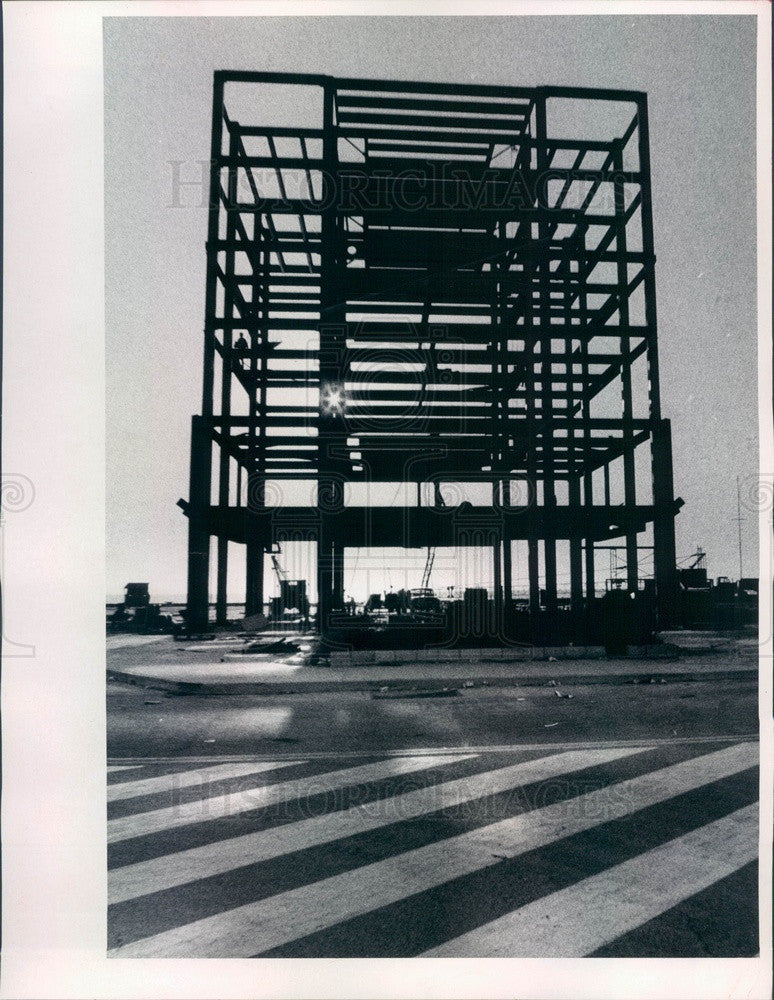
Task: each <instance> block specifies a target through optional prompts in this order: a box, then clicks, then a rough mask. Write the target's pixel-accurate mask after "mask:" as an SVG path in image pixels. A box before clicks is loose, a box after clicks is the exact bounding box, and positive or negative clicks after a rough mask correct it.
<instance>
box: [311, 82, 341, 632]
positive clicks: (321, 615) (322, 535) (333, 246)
mask: <svg viewBox="0 0 774 1000" xmlns="http://www.w3.org/2000/svg"><path fill="white" fill-rule="evenodd" d="M334 98H335V84H334V82H333V81H328V82H326V83H325V84H324V87H323V198H324V200H325V204H324V206H323V208H322V219H321V224H320V225H321V248H320V328H319V329H320V355H319V356H320V411H319V431H318V446H317V477H318V480H317V490H318V509H319V514H320V521H319V525H320V527H319V533H318V539H317V625H318V629H319V631H320V634H321V635H323V636H325V635H326V634H327V633H328V631H329V628H330V615H331V611H332V610H333V606H334V591H335V588H336V582H337V581H336V577H337V573H336V572H335V569H334V567H335V564H336V556H335V552H334V540H333V536H332V525H331V521H332V518H333V517H334V516H335V514H336V512H337V511H339V510H340V509H341V508H342V506H343V503H344V497H343V488H344V484H343V480H342V479H341V478H340V477H339V476H338V475H337V467H338V464H339V462H338V461H337V457H336V454H335V452H336V449H337V447H338V446H339V445H340V443H341V429H342V416H341V414H340V413H336V412H335V411H333V410H331V411H326V410H325V394H326V391H330V390H331V389H332V388H333V387H338V388H339V389H340V388H341V387H342V385H343V377H342V376H343V370H344V363H345V362H344V347H345V345H346V338H345V337H344V336H343V330H342V328H341V325H340V323H339V319H340V314H341V311H342V303H341V289H340V287H339V284H340V282H339V274H338V271H339V266H340V263H339V246H338V220H337V209H338V148H337V133H336V124H335V121H334V112H335V109H334Z"/></svg>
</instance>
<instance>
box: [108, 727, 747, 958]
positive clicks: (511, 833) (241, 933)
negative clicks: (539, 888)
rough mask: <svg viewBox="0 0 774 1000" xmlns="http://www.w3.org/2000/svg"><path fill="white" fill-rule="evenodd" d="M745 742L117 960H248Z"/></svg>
mask: <svg viewBox="0 0 774 1000" xmlns="http://www.w3.org/2000/svg"><path fill="white" fill-rule="evenodd" d="M756 761H757V747H756V746H755V745H754V744H750V743H745V744H740V745H736V746H732V747H729V748H725V749H722V750H718V751H715V752H712V753H708V754H704V755H702V756H699V757H693V758H690V759H688V760H684V761H681V762H680V763H677V764H673V765H670V766H667V767H664V768H661V769H659V770H656V771H651V772H648V773H646V774H644V775H641V776H639V777H636V778H631V779H627V780H623V781H619V782H617V783H615V784H613V785H611V786H607V787H603V788H600V789H597V790H595V791H592V792H589V793H587V794H584V795H580V796H578V797H577V798H575V799H574V800H572V808H571V809H568V803H567V802H566V801H561V802H557V803H554V804H552V805H547V806H544V807H542V808H538V809H534V810H532V811H529V812H523V813H519V814H517V815H516V816H511V817H509V818H507V819H505V820H500V821H498V822H495V823H491V824H488V825H485V826H483V827H478V828H476V829H474V830H471V831H468V832H465V833H462V834H459V835H456V836H451V837H448V838H447V839H445V840H441V841H440V842H437V843H431V844H429V845H426V846H423V847H420V848H416V849H414V850H409V851H404V852H402V853H399V854H396V855H393V856H391V857H388V858H386V859H384V860H381V861H377V862H375V863H372V864H368V865H364V866H362V867H360V868H358V869H357V870H356V872H354V873H353V872H352V871H346V872H344V873H342V874H337V875H333V876H330V877H328V878H324V879H322V880H320V881H317V882H315V883H313V884H311V885H304V886H301V887H300V888H295V889H290V890H288V891H285V892H281V893H278V894H276V895H273V896H270V897H268V898H266V899H261V900H258V901H256V902H250V903H247V904H244V905H240V906H236V907H234V908H232V909H229V910H227V911H226V912H222V913H217V914H215V915H214V916H208V917H204V918H201V919H198V920H193V921H191V922H189V923H186V924H184V925H182V926H179V927H174V928H172V929H169V930H166V931H163V932H161V933H158V934H155V935H151V936H149V937H147V938H143V939H140V940H137V941H133V942H130V943H128V944H126V945H122V946H119V947H116V948H113V949H111V950H110V952H109V954H110V955H115V956H117V957H127V958H129V957H170V958H173V957H180V956H196V957H201V958H207V957H218V956H219V957H223V956H228V957H246V956H250V955H254V954H256V953H257V952H258V951H260V952H268V951H270V950H271V949H273V948H278V947H280V946H282V945H283V944H287V943H289V942H292V941H294V940H296V939H298V938H301V937H303V936H305V935H309V934H312V933H314V932H316V931H320V930H322V929H324V928H327V927H332V926H333V925H335V924H337V923H341V922H342V921H344V920H346V919H349V918H353V917H355V916H358V915H363V914H366V913H368V912H369V911H372V910H375V909H377V908H379V907H384V906H387V905H389V904H392V903H396V902H398V901H400V900H402V899H405V898H407V897H409V896H410V895H412V894H415V893H419V892H422V891H425V890H429V889H431V888H432V887H434V886H439V885H441V884H443V883H445V882H449V881H451V880H453V879H457V878H461V877H463V876H465V875H467V874H470V873H473V872H476V871H479V870H482V869H485V868H488V867H491V866H493V865H495V864H496V863H497V862H498V859H500V858H502V857H516V856H519V855H521V854H524V853H525V852H527V851H531V850H535V849H538V848H541V847H543V846H545V845H548V844H550V843H552V842H554V841H557V840H559V839H561V838H565V837H569V836H571V835H574V834H577V833H579V832H581V831H584V830H588V829H591V828H593V827H595V826H597V825H599V823H600V822H603V821H604V822H609V821H611V820H614V819H615V818H616V817H623V816H626V815H627V814H629V813H631V812H633V811H634V810H635V809H637V810H640V809H643V808H646V807H648V806H653V805H656V804H658V803H660V802H663V801H665V800H666V799H669V798H671V797H674V796H676V795H679V794H681V793H683V792H688V791H691V790H693V789H695V788H697V787H699V786H702V785H706V784H709V783H711V782H715V781H718V780H720V779H723V778H728V777H730V776H732V775H734V774H737V773H738V772H740V771H743V770H746V769H747V768H750V767H752V766H754V765H755V763H756Z"/></svg>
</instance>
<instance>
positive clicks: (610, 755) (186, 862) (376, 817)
mask: <svg viewBox="0 0 774 1000" xmlns="http://www.w3.org/2000/svg"><path fill="white" fill-rule="evenodd" d="M645 749H647V748H645V747H636V748H632V747H623V748H622V747H608V748H606V749H600V750H570V751H566V752H564V753H556V754H551V755H549V756H548V757H540V758H537V759H535V760H531V761H527V762H524V763H520V764H514V765H511V766H510V767H501V768H497V769H495V770H492V771H483V772H480V773H479V774H476V775H475V776H471V777H466V778H456V779H454V780H453V781H447V782H443V783H441V784H438V785H430V786H429V787H427V788H421V789H417V790H416V791H412V792H407V793H406V794H404V795H401V796H400V798H398V799H395V798H390V799H387V800H385V801H383V802H381V803H377V804H376V805H377V806H378V807H379V808H374V804H373V803H371V804H369V805H367V806H361V805H357V806H353V807H351V808H349V809H344V810H342V811H341V812H335V813H325V814H324V815H322V816H317V817H313V818H311V819H306V820H301V821H299V822H296V823H291V824H288V825H286V826H281V827H275V828H270V829H268V830H259V831H258V832H256V833H249V834H246V835H244V836H241V837H233V838H231V839H229V840H225V841H218V842H217V843H214V844H205V845H203V846H202V847H194V848H190V849H189V850H187V851H180V852H178V853H177V854H174V855H172V856H171V857H161V858H154V859H153V860H151V861H145V862H138V863H136V864H133V865H127V866H125V867H123V868H117V869H114V870H113V871H111V873H110V880H109V883H108V898H109V901H110V902H111V903H116V902H121V901H123V900H126V899H133V898H135V897H137V896H141V895H143V894H146V893H150V892H158V891H159V890H161V889H170V888H172V887H174V886H177V885H184V884H185V883H186V882H189V881H191V879H192V878H206V877H208V876H210V875H217V874H220V873H222V872H227V871H230V870H232V869H234V868H237V867H239V866H240V865H246V864H250V863H255V862H258V861H266V860H268V859H269V858H275V857H279V856H280V855H282V854H289V853H291V852H292V851H301V850H305V849H307V848H310V847H314V846H315V845H317V844H322V843H326V842H330V841H334V840H338V839H340V838H342V837H352V836H355V835H357V834H360V833H365V832H366V831H368V830H376V829H378V828H379V827H382V826H386V825H388V824H390V823H395V822H398V821H401V822H403V821H405V820H408V819H412V818H414V817H417V816H422V815H423V814H426V813H429V812H435V811H437V810H440V809H449V808H453V807H454V806H457V805H461V804H462V803H465V802H471V801H474V800H476V799H479V798H481V797H483V796H485V795H497V794H498V793H500V792H504V791H507V790H509V789H511V788H514V787H517V786H518V785H519V784H525V783H527V782H532V781H542V780H545V779H548V778H552V777H555V776H557V775H560V774H565V773H567V772H572V771H576V770H580V769H581V768H584V767H591V766H593V765H595V764H604V763H607V762H609V761H613V760H619V759H621V758H622V757H628V756H630V755H632V754H635V753H641V752H643V750H645Z"/></svg>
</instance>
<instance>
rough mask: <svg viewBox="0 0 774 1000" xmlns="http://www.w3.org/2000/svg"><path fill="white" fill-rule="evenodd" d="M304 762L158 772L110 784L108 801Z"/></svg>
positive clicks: (268, 762)
mask: <svg viewBox="0 0 774 1000" xmlns="http://www.w3.org/2000/svg"><path fill="white" fill-rule="evenodd" d="M305 763H306V761H303V760H269V761H260V762H258V761H255V762H254V763H252V764H213V765H212V766H211V767H200V768H196V769H195V770H192V771H177V772H175V773H174V774H172V773H170V774H159V775H155V776H154V777H152V778H140V779H139V780H137V781H124V782H122V783H120V784H118V785H108V790H107V800H108V802H116V801H123V800H124V799H136V798H139V797H140V796H141V795H153V794H155V793H156V792H176V791H177V790H178V789H179V788H191V787H192V786H194V785H201V786H202V788H203V789H204V788H206V786H207V784H208V783H209V782H212V781H224V780H225V779H226V778H242V777H244V776H245V775H246V774H262V773H263V772H264V771H276V770H277V768H280V767H290V766H291V765H292V764H305Z"/></svg>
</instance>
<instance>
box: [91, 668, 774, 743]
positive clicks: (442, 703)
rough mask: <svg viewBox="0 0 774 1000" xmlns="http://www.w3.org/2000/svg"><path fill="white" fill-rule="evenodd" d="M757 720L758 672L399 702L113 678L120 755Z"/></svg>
mask: <svg viewBox="0 0 774 1000" xmlns="http://www.w3.org/2000/svg"><path fill="white" fill-rule="evenodd" d="M560 695H561V697H560ZM567 695H571V697H567ZM757 727H758V721H757V686H756V685H755V684H753V683H752V682H749V681H728V682H725V683H691V684H683V683H667V682H665V683H663V684H661V683H656V684H626V685H621V686H609V685H605V686H598V685H589V686H576V685H574V686H573V687H572V688H567V689H562V688H554V687H552V686H546V687H542V688H536V687H529V688H518V687H509V688H497V689H494V688H490V689H482V688H473V689H470V690H464V689H463V690H462V691H460V693H459V694H458V695H456V696H453V697H443V698H389V699H380V698H375V697H374V696H373V695H372V694H370V693H368V692H356V691H355V692H349V691H342V692H338V693H334V692H329V693H319V694H298V695H284V696H277V697H272V696H259V695H254V696H226V695H223V696H211V697H206V696H205V697H202V696H197V695H178V694H168V693H165V692H159V691H153V690H149V689H143V688H138V687H133V686H130V685H123V684H116V683H110V682H109V683H108V744H107V745H108V756H109V757H135V756H137V757H168V756H177V755H186V754H188V755H205V756H218V755H223V754H251V753H258V754H265V753H273V752H277V751H280V750H282V749H283V748H285V749H294V750H296V751H299V752H308V751H313V752H317V753H323V752H332V753H341V752H354V751H358V752H369V751H379V752H382V751H392V750H404V749H413V748H417V747H465V746H492V745H497V746H499V745H502V744H514V745H518V744H520V743H542V742H547V743H549V742H550V743H555V742H557V741H559V742H564V741H573V740H586V741H593V740H611V741H615V740H649V739H670V738H674V737H679V738H689V737H711V736H749V735H750V734H754V733H756V731H757Z"/></svg>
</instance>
